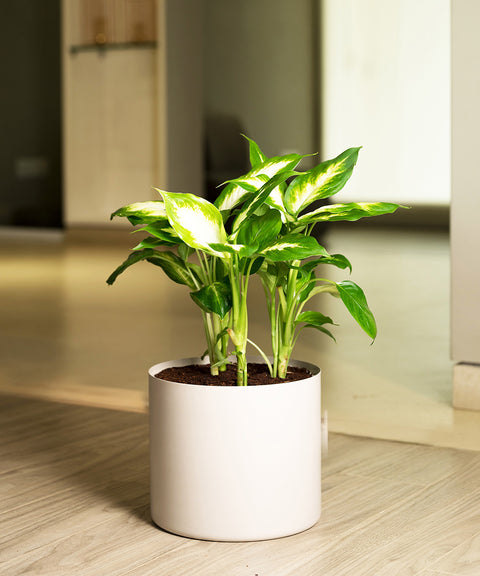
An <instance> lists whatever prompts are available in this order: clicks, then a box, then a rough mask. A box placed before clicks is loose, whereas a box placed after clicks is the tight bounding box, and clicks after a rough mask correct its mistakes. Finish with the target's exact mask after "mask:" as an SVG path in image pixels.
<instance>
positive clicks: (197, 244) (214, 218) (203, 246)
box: [161, 191, 227, 252]
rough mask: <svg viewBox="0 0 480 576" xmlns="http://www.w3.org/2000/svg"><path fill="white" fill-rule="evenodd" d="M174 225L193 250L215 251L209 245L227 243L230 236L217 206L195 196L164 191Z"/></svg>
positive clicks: (170, 219)
mask: <svg viewBox="0 0 480 576" xmlns="http://www.w3.org/2000/svg"><path fill="white" fill-rule="evenodd" d="M161 194H162V196H163V199H164V201H165V208H166V211H167V216H168V219H169V221H170V224H171V226H172V227H173V229H174V230H175V232H176V233H177V234H178V235H179V237H180V238H181V239H182V240H183V241H184V242H185V244H188V246H191V247H192V248H196V249H200V250H205V251H207V252H214V251H213V250H212V249H211V248H210V244H215V243H216V244H224V243H225V242H226V240H227V234H226V232H225V228H224V226H223V220H222V215H221V214H220V212H219V211H218V210H217V208H215V206H214V205H213V204H212V203H210V202H208V200H205V199H204V198H200V197H199V196H195V195H194V194H179V193H174V192H163V191H162V192H161Z"/></svg>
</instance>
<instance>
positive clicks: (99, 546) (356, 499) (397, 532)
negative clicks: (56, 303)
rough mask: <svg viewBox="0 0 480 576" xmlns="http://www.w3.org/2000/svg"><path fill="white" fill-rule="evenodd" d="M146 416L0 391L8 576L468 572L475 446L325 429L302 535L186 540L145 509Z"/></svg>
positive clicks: (475, 503)
mask: <svg viewBox="0 0 480 576" xmlns="http://www.w3.org/2000/svg"><path fill="white" fill-rule="evenodd" d="M147 430H148V422H147V417H146V415H144V414H135V413H128V412H121V411H114V410H106V409H100V408H91V407H81V406H72V405H63V404H59V403H54V402H46V401H39V400H29V399H20V398H15V397H13V396H0V574H2V575H5V576H7V575H8V576H20V575H22V576H27V575H30V576H67V575H68V576H75V575H81V576H89V575H91V576H103V575H108V576H120V575H122V576H124V575H125V576H126V575H128V576H191V575H195V576H256V575H258V576H319V575H321V576H343V575H345V576H347V575H348V576H397V575H398V576H414V575H418V576H420V575H421V576H447V575H456V576H478V574H480V481H479V480H480V453H478V452H467V451H460V450H454V449H448V448H435V447H426V446H419V445H412V444H402V443H395V442H390V441H383V440H373V439H366V438H358V437H357V438H355V437H349V436H344V435H331V438H330V451H329V456H328V457H327V458H326V459H325V460H324V470H323V481H322V485H323V512H322V517H321V520H320V521H319V523H318V524H317V525H316V526H315V527H313V528H312V529H310V530H308V531H306V532H304V533H302V534H298V535H295V536H291V537H289V538H284V539H280V540H272V541H266V542H257V543H215V542H202V541H195V540H189V539H186V538H182V537H178V536H175V535H173V534H169V533H166V532H163V531H162V530H160V529H159V528H157V527H155V526H154V525H153V524H152V522H151V520H150V516H149V487H148V440H147Z"/></svg>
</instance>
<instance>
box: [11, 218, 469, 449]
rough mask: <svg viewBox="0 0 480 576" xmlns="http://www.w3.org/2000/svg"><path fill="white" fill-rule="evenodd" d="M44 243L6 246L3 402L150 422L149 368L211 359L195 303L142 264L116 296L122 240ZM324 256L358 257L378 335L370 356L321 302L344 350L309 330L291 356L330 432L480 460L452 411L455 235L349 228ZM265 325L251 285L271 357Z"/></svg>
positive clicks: (325, 300)
mask: <svg viewBox="0 0 480 576" xmlns="http://www.w3.org/2000/svg"><path fill="white" fill-rule="evenodd" d="M48 238H49V237H48V236H47V237H46V238H43V237H39V238H37V237H35V236H34V237H31V238H12V237H9V236H6V235H5V234H4V235H3V237H2V238H1V241H0V270H1V273H0V274H1V275H0V278H1V282H0V318H1V325H2V330H1V331H0V355H1V358H0V390H3V391H5V392H8V393H15V394H19V395H27V396H38V397H43V398H49V397H50V398H56V399H60V400H64V401H67V402H73V403H81V404H90V405H97V406H106V407H111V408H122V409H127V410H134V411H144V410H145V406H146V384H147V379H146V376H145V373H146V368H147V367H148V366H150V365H152V364H155V363H157V362H160V361H163V360H167V359H171V358H178V357H190V356H197V355H199V354H201V353H202V352H203V348H202V346H203V339H202V338H203V334H202V325H201V322H200V318H199V315H198V313H197V310H196V308H195V305H194V304H193V303H192V302H191V300H190V298H189V296H188V293H187V290H186V289H185V288H184V287H182V286H178V285H175V284H173V283H171V282H170V281H169V280H167V279H166V278H165V277H164V276H163V275H162V273H161V272H160V271H159V269H158V268H155V267H153V266H150V265H149V264H147V263H141V264H138V265H136V267H135V268H136V269H135V268H133V269H131V270H129V271H127V272H126V273H125V274H124V275H123V276H121V277H120V278H119V280H118V281H117V283H116V284H115V285H114V286H112V287H108V286H107V285H106V283H105V279H106V277H107V276H108V274H109V273H110V272H111V271H112V270H113V269H114V268H115V267H116V266H117V265H118V264H119V263H120V262H121V261H122V260H123V259H124V258H125V257H126V256H127V254H128V249H129V247H131V246H132V245H133V244H134V239H133V238H132V237H131V236H129V235H128V234H127V233H122V234H120V235H118V234H117V233H113V234H110V233H92V232H87V231H85V232H81V233H80V232H77V233H75V234H74V233H69V234H67V236H66V238H65V239H64V240H62V239H61V238H58V236H53V237H52V239H51V241H49V240H48ZM325 243H326V245H327V248H328V250H329V251H330V252H331V253H339V252H340V253H344V254H345V255H347V256H348V257H349V258H350V260H351V262H352V264H353V273H352V280H354V281H355V282H357V283H358V284H359V285H360V286H362V288H364V290H365V292H366V294H367V297H368V300H369V303H370V305H371V307H372V309H373V310H374V312H375V315H376V318H377V323H378V326H379V332H378V338H377V341H376V342H375V343H374V344H373V345H370V341H369V339H368V337H367V336H366V335H365V334H363V333H362V331H361V330H360V329H359V328H358V327H357V326H356V325H355V324H354V322H353V321H352V320H351V319H350V318H349V317H348V316H347V315H346V313H345V312H344V310H343V309H342V305H341V302H339V301H337V300H335V299H333V298H331V297H328V296H323V297H321V298H320V297H319V299H318V300H317V301H316V302H315V308H316V309H319V310H321V311H322V312H324V313H326V314H328V315H331V316H333V318H334V320H335V321H336V322H337V323H339V324H340V326H339V327H338V328H336V331H335V333H336V336H337V344H335V343H334V342H331V341H330V340H328V339H327V338H326V337H325V336H323V335H322V334H320V333H317V332H314V331H310V332H308V331H304V333H303V337H301V338H300V340H299V343H298V345H297V348H296V352H295V357H297V358H298V359H302V360H307V361H310V362H314V363H316V364H318V365H320V367H321V369H322V382H323V387H324V396H323V404H324V408H325V409H326V410H328V417H329V427H330V430H331V431H335V432H343V433H347V434H353V435H364V436H372V437H377V438H386V439H393V440H401V441H409V442H419V443H426V444H432V445H441V446H453V447H459V448H466V449H476V450H480V413H474V412H468V411H455V410H453V409H452V408H451V378H452V363H451V361H450V359H449V274H450V270H449V243H448V234H447V233H444V232H437V231H419V232H416V231H412V230H400V229H391V230H384V229H377V228H372V229H370V228H362V227H357V228H355V226H354V225H352V226H351V227H349V228H348V229H347V228H335V229H332V230H330V231H328V232H327V235H326V238H325ZM327 273H328V274H329V277H330V278H334V279H341V278H343V277H346V276H347V274H346V273H343V272H341V271H336V270H334V269H329V270H325V274H327ZM265 326H266V324H265V312H264V309H263V294H262V290H261V288H260V287H259V286H258V285H256V284H253V286H252V290H251V303H250V330H251V337H252V339H253V340H255V341H256V342H257V343H258V344H260V345H261V346H264V347H265V348H267V349H268V334H267V330H266V328H265Z"/></svg>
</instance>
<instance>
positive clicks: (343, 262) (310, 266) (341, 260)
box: [301, 254, 352, 272]
mask: <svg viewBox="0 0 480 576" xmlns="http://www.w3.org/2000/svg"><path fill="white" fill-rule="evenodd" d="M319 264H331V265H332V266H336V267H337V268H340V269H341V270H345V269H346V268H348V269H349V270H350V272H352V265H351V264H350V261H349V260H348V259H347V258H346V257H345V256H344V255H343V254H329V255H327V256H322V257H321V258H318V259H315V260H309V261H308V262H305V263H304V264H302V267H301V268H302V269H304V270H314V269H315V268H316V267H317V266H318V265H319Z"/></svg>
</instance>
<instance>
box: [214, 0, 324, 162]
mask: <svg viewBox="0 0 480 576" xmlns="http://www.w3.org/2000/svg"><path fill="white" fill-rule="evenodd" d="M312 25H313V23H312V2H311V0H296V1H295V2H292V1H291V0H241V1H240V2H239V1H238V0H205V13H204V30H205V34H204V35H205V66H206V68H205V86H204V94H205V111H206V114H207V115H208V114H212V113H214V114H227V115H234V116H236V117H237V118H239V120H240V122H241V124H242V125H243V129H244V130H245V133H246V134H247V135H248V136H250V137H252V138H254V139H255V140H257V141H258V143H259V145H260V146H261V147H262V149H263V150H264V151H265V152H266V153H267V154H268V155H275V154H279V153H286V152H289V151H298V152H302V153H310V152H313V151H317V150H318V142H317V141H315V134H316V128H317V127H316V126H315V125H314V124H313V123H312V117H313V114H314V112H313V110H314V101H313V94H314V88H315V87H314V70H313V61H314V54H313V36H312Z"/></svg>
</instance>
